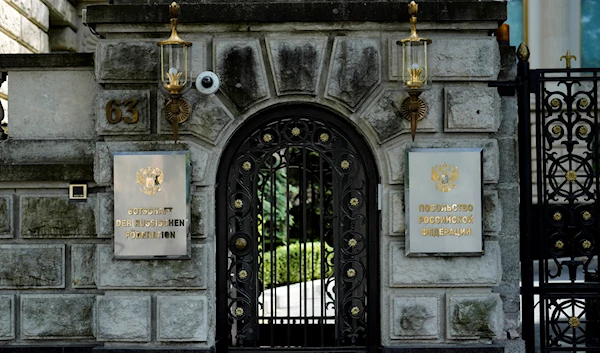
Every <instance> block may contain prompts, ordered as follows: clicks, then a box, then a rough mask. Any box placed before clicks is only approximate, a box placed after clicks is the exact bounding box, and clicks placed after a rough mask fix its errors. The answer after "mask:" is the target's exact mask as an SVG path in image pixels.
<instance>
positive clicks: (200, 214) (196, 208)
mask: <svg viewBox="0 0 600 353" xmlns="http://www.w3.org/2000/svg"><path fill="white" fill-rule="evenodd" d="M207 202H208V200H207V199H206V197H205V195H204V194H203V193H202V194H199V193H196V194H193V195H192V205H191V214H192V215H191V216H192V223H191V225H190V231H191V232H192V236H193V237H205V236H206V234H205V233H204V222H205V219H206V216H207V211H208V207H207V206H208V204H207Z"/></svg>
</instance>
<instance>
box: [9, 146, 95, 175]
mask: <svg viewBox="0 0 600 353" xmlns="http://www.w3.org/2000/svg"><path fill="white" fill-rule="evenodd" d="M94 151H95V143H94V142H91V141H84V140H46V141H44V140H13V139H9V140H5V141H4V142H3V143H2V148H1V149H0V161H1V162H2V163H5V164H13V163H14V164H36V165H40V164H45V163H48V162H49V161H52V163H54V164H59V163H65V164H87V163H89V164H91V163H92V161H93V160H94ZM39 169H43V168H39ZM39 174H40V175H44V174H49V173H48V171H46V170H40V171H39ZM49 178H50V175H48V176H46V179H44V180H52V179H49Z"/></svg>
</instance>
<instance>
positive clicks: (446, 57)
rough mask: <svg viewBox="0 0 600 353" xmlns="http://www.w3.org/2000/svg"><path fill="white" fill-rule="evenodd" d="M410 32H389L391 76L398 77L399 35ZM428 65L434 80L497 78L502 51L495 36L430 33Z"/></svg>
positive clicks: (392, 77)
mask: <svg viewBox="0 0 600 353" xmlns="http://www.w3.org/2000/svg"><path fill="white" fill-rule="evenodd" d="M407 35H408V33H406V32H405V33H402V34H400V33H399V34H397V35H395V34H390V36H389V40H388V45H389V49H390V54H391V55H390V60H389V63H388V64H389V68H390V70H389V73H390V79H392V80H397V79H398V53H399V50H398V49H399V48H398V46H397V45H396V41H397V40H398V38H404V37H407ZM428 38H431V39H432V40H433V43H432V44H431V46H430V47H429V68H430V71H431V74H432V76H433V78H434V80H436V81H439V80H474V79H475V80H481V79H485V78H489V79H496V77H497V76H498V73H499V71H500V51H499V49H498V43H497V42H496V40H495V38H493V37H488V38H477V39H475V38H448V37H437V36H435V35H434V36H428Z"/></svg>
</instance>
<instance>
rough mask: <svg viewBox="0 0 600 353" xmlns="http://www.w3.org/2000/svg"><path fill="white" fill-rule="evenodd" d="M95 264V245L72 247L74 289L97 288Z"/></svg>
mask: <svg viewBox="0 0 600 353" xmlns="http://www.w3.org/2000/svg"><path fill="white" fill-rule="evenodd" d="M95 264H96V245H95V244H75V245H72V246H71V283H72V284H73V288H96V279H95V277H94V265H95Z"/></svg>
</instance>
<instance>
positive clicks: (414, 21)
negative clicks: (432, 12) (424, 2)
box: [408, 1, 419, 39]
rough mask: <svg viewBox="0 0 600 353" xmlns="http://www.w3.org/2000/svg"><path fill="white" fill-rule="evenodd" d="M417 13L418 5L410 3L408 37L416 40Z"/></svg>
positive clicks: (417, 36)
mask: <svg viewBox="0 0 600 353" xmlns="http://www.w3.org/2000/svg"><path fill="white" fill-rule="evenodd" d="M418 11H419V5H417V3H416V2H414V1H411V2H410V4H408V14H409V15H410V37H409V38H414V39H418V38H419V35H418V34H417V12H418Z"/></svg>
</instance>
